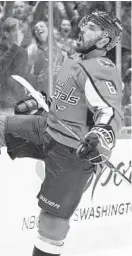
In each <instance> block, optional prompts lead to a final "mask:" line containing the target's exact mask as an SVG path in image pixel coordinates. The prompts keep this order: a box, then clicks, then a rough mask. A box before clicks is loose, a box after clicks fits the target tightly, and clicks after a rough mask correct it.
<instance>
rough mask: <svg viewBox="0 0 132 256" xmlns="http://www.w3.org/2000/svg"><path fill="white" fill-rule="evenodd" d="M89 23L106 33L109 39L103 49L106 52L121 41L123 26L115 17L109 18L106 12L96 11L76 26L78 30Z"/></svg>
mask: <svg viewBox="0 0 132 256" xmlns="http://www.w3.org/2000/svg"><path fill="white" fill-rule="evenodd" d="M89 21H92V22H93V23H95V24H96V25H99V26H100V27H101V29H102V31H105V32H107V33H108V37H109V38H110V41H109V43H108V44H107V45H106V46H105V49H106V50H107V51H109V50H110V49H112V48H113V47H115V46H116V44H117V43H118V42H120V41H121V39H122V31H123V26H122V23H121V21H120V20H119V19H118V18H116V17H115V16H110V15H109V14H108V13H106V12H103V11H98V10H97V11H94V12H92V13H91V14H89V15H86V16H84V17H83V18H82V19H81V20H80V22H79V24H78V26H79V28H83V27H84V26H87V24H88V22H89Z"/></svg>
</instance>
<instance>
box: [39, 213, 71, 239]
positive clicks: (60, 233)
mask: <svg viewBox="0 0 132 256" xmlns="http://www.w3.org/2000/svg"><path fill="white" fill-rule="evenodd" d="M68 231H69V220H68V219H62V218H59V217H57V216H54V215H51V214H49V213H46V212H44V211H43V210H42V211H41V213H40V218H39V230H38V232H39V234H40V235H41V236H43V237H46V238H47V239H51V240H55V241H61V240H64V239H65V237H66V235H67V233H68Z"/></svg>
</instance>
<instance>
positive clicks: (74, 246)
mask: <svg viewBox="0 0 132 256" xmlns="http://www.w3.org/2000/svg"><path fill="white" fill-rule="evenodd" d="M131 160H132V157H131V140H118V141H117V145H116V148H115V149H114V152H113V155H112V158H111V162H112V163H113V164H114V165H115V166H118V165H119V163H120V162H123V163H124V166H122V167H121V169H120V171H123V170H125V171H126V170H127V169H128V170H127V171H126V176H127V177H130V178H131V174H132V163H131V162H132V161H131ZM130 161H131V162H130ZM43 177H44V164H43V162H41V161H36V160H32V159H28V158H27V159H26V158H25V159H16V160H14V161H12V160H11V159H10V158H9V156H8V155H7V153H6V148H5V149H4V150H3V151H2V155H1V156H0V203H1V210H0V255H2V256H9V255H13V256H18V255H19V256H23V255H24V256H30V255H32V248H33V244H34V239H35V237H36V232H37V221H38V214H39V208H38V206H37V199H36V195H37V193H38V191H39V188H40V185H41V180H42V179H43ZM94 181H95V177H93V180H92V182H91V185H90V186H89V189H88V190H87V191H86V192H85V194H84V195H83V198H82V200H81V202H80V204H79V206H78V208H77V210H76V211H75V213H74V215H73V217H72V218H71V230H70V232H69V235H68V238H67V240H66V243H65V248H64V253H63V256H96V255H98V256H99V255H101V256H104V255H105V256H106V255H107V256H109V255H112V256H118V255H120V256H121V255H125V254H126V255H127V256H131V255H132V187H130V186H128V185H127V184H126V183H125V182H123V181H121V178H120V177H119V176H118V177H115V178H114V176H113V175H112V177H110V171H109V169H107V170H106V171H105V173H104V174H103V175H102V176H101V178H100V180H99V182H98V184H97V186H96V188H95V191H94V197H93V201H91V192H92V187H93V185H94Z"/></svg>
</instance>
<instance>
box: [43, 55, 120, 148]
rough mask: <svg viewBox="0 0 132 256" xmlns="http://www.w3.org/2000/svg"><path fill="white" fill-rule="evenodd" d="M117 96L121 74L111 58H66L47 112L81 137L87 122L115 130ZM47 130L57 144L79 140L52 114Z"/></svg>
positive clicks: (117, 122) (117, 120) (84, 133)
mask: <svg viewBox="0 0 132 256" xmlns="http://www.w3.org/2000/svg"><path fill="white" fill-rule="evenodd" d="M121 98H122V81H121V77H120V75H119V73H118V70H117V68H116V66H115V65H114V63H113V62H112V61H111V60H109V59H108V58H106V57H96V58H92V59H87V58H86V59H82V58H80V57H74V58H68V59H67V60H66V61H65V63H64V64H63V65H62V67H61V69H60V72H59V74H58V79H57V83H56V85H55V86H54V94H53V103H52V105H51V111H53V112H54V113H55V114H56V116H57V117H58V118H60V119H62V120H63V121H64V122H65V123H66V124H67V125H68V126H70V127H71V128H72V130H73V131H75V133H76V134H78V136H79V137H80V138H82V139H83V138H84V136H85V135H86V133H87V132H88V131H89V129H90V127H91V124H92V125H94V124H100V123H102V124H110V125H111V126H112V128H113V130H114V131H115V132H117V131H118V130H119V129H120V128H121V125H122V115H121ZM47 132H48V133H49V134H50V135H51V136H52V137H53V138H54V139H55V140H56V141H58V142H59V143H61V144H64V145H67V146H69V147H72V148H77V147H78V144H79V141H77V140H76V138H75V137H74V136H73V135H72V134H71V133H70V132H69V131H67V130H66V129H65V127H64V126H62V125H61V124H59V123H58V122H57V121H56V119H55V118H53V116H52V115H49V117H48V127H47Z"/></svg>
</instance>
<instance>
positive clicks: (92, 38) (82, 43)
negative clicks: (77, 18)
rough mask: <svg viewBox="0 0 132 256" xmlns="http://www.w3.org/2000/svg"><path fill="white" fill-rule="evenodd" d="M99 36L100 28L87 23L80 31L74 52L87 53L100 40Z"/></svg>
mask: <svg viewBox="0 0 132 256" xmlns="http://www.w3.org/2000/svg"><path fill="white" fill-rule="evenodd" d="M101 34H102V30H101V28H100V26H98V25H96V24H94V23H93V22H91V21H89V22H88V24H87V25H86V26H84V27H83V28H81V29H80V33H79V36H78V39H77V48H76V51H77V52H79V53H84V54H85V53H87V50H89V48H91V47H92V46H93V45H95V44H96V42H97V41H98V40H99V39H101Z"/></svg>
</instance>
